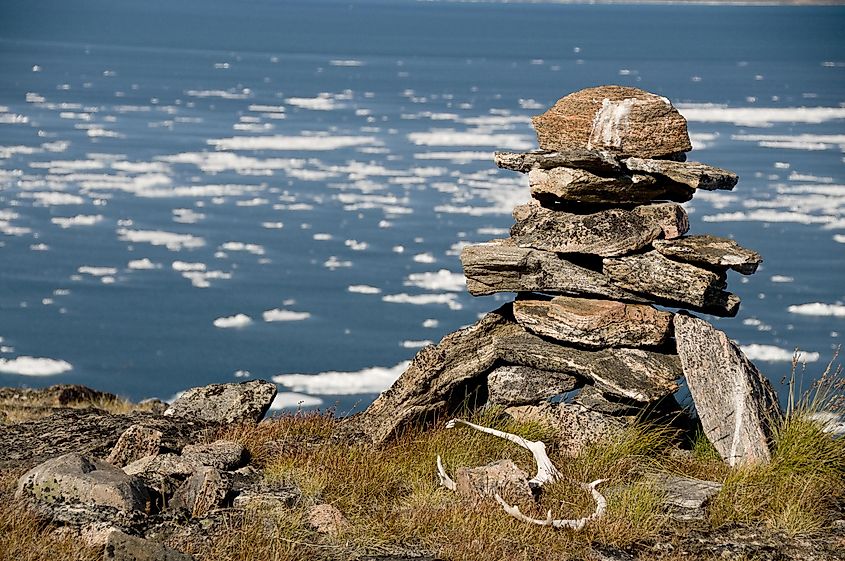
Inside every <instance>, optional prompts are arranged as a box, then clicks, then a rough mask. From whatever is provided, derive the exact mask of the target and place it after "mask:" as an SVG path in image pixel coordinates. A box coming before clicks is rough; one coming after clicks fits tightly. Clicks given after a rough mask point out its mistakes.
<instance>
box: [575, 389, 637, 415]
mask: <svg viewBox="0 0 845 561" xmlns="http://www.w3.org/2000/svg"><path fill="white" fill-rule="evenodd" d="M572 402H573V403H577V404H578V405H582V406H584V407H586V408H587V409H590V410H591V411H596V412H598V413H604V414H605V415H613V416H622V417H630V416H635V415H639V414H641V413H642V412H643V411H644V408H643V404H642V403H636V402H631V401H630V400H620V399H619V397H615V398H614V399H611V398H608V396H606V395H605V394H604V392H602V391H601V390H599V389H598V388H597V387H595V386H593V385H586V386H584V387H583V388H581V390H580V391H579V392H578V395H576V396H575V398H574V399H573V400H572Z"/></svg>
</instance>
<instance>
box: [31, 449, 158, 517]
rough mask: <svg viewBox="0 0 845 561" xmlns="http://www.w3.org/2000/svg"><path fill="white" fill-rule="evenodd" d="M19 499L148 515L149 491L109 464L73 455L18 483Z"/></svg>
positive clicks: (34, 470) (34, 471)
mask: <svg viewBox="0 0 845 561" xmlns="http://www.w3.org/2000/svg"><path fill="white" fill-rule="evenodd" d="M15 496H16V497H17V498H24V499H32V500H35V501H37V502H41V503H48V504H49V503H67V502H71V503H82V504H86V505H87V504H91V505H95V506H106V507H112V508H116V509H118V510H121V511H144V510H145V508H146V507H147V505H148V504H149V502H150V494H149V490H148V489H147V487H146V486H145V485H144V484H143V482H142V481H141V480H140V479H138V478H137V477H133V476H131V475H127V474H126V473H124V472H123V470H121V469H120V468H118V467H115V466H113V465H112V464H110V463H108V462H104V461H102V460H96V459H94V458H90V457H85V456H81V455H79V454H75V453H70V454H65V455H63V456H59V457H58V458H53V459H52V460H47V461H46V462H44V463H42V464H40V465H38V466H36V467H34V468H32V469H31V470H29V471H28V472H26V473H25V474H24V475H23V476H22V477H21V478H20V479H19V480H18V488H17V492H16V493H15Z"/></svg>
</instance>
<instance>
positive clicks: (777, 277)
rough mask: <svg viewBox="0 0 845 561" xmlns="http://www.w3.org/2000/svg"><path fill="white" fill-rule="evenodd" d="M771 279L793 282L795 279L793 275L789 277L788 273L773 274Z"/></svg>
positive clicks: (773, 280)
mask: <svg viewBox="0 0 845 561" xmlns="http://www.w3.org/2000/svg"><path fill="white" fill-rule="evenodd" d="M770 280H771V281H772V282H792V281H794V280H795V279H794V278H793V277H787V276H786V275H772V278H771V279H770Z"/></svg>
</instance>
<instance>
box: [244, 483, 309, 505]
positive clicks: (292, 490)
mask: <svg viewBox="0 0 845 561" xmlns="http://www.w3.org/2000/svg"><path fill="white" fill-rule="evenodd" d="M301 497H302V491H300V490H299V489H297V488H296V487H287V488H283V489H275V490H272V491H269V490H267V491H253V490H250V491H245V492H242V493H240V494H239V495H238V496H237V497H235V498H234V499H233V500H232V507H234V508H243V509H249V508H255V509H262V510H275V509H286V508H292V507H293V506H295V505H296V503H297V502H299V500H300V498H301Z"/></svg>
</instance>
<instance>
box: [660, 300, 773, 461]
mask: <svg viewBox="0 0 845 561" xmlns="http://www.w3.org/2000/svg"><path fill="white" fill-rule="evenodd" d="M674 324H675V338H676V341H677V345H678V355H679V356H680V359H681V364H682V366H683V371H684V376H685V377H686V381H687V386H688V387H689V390H690V394H691V395H692V398H693V401H694V402H695V409H696V411H697V412H698V416H699V418H700V419H701V424H702V426H703V428H704V433H705V434H706V435H707V438H708V439H710V442H712V443H713V445H714V446H715V447H716V450H718V451H719V454H720V455H721V456H722V458H723V459H724V460H725V461H726V462H728V463H729V464H730V465H732V466H734V465H740V464H746V463H759V462H768V461H769V460H770V459H771V449H770V445H769V443H770V439H771V436H772V427H773V426H774V424H776V423H777V422H778V420H779V419H780V415H781V413H780V409H779V406H778V399H777V394H776V393H775V390H774V388H772V386H771V384H770V383H769V381H768V380H766V379H765V378H764V377H763V375H762V374H760V372H759V371H758V370H757V368H756V367H755V366H754V364H752V363H751V361H750V360H748V358H746V356H745V355H744V354H743V353H742V351H741V350H740V349H739V347H737V345H736V344H735V343H734V342H733V341H731V340H730V339H729V338H728V336H727V335H726V334H725V333H724V332H722V331H719V330H718V329H716V328H715V327H713V326H712V325H710V324H709V323H707V322H706V321H704V320H702V319H699V318H696V317H692V316H687V315H682V314H678V315H677V316H675V320H674Z"/></svg>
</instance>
